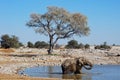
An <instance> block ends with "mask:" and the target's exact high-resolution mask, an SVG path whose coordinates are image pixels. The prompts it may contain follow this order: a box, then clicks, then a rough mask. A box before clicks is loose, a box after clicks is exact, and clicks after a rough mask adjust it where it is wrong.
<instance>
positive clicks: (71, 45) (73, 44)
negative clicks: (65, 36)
mask: <svg viewBox="0 0 120 80" xmlns="http://www.w3.org/2000/svg"><path fill="white" fill-rule="evenodd" d="M65 48H68V49H69V48H72V49H89V48H90V45H89V44H85V45H84V44H82V43H80V44H78V42H77V41H76V40H71V41H69V42H68V44H67V45H66V46H65Z"/></svg>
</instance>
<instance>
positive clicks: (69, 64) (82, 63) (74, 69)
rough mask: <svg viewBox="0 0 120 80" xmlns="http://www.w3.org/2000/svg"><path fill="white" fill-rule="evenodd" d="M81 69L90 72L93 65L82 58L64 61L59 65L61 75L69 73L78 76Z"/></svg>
mask: <svg viewBox="0 0 120 80" xmlns="http://www.w3.org/2000/svg"><path fill="white" fill-rule="evenodd" d="M82 67H84V68H85V69H87V70H90V69H92V67H93V64H92V63H91V62H90V61H88V60H87V59H86V58H84V57H78V58H74V59H66V60H65V61H64V62H63V63H62V64H61V68H62V73H63V74H69V73H74V74H80V73H81V69H82Z"/></svg>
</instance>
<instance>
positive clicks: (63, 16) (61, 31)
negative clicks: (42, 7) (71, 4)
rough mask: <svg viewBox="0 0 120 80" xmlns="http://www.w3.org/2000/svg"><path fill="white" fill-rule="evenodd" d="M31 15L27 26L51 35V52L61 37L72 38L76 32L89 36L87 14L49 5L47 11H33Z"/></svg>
mask: <svg viewBox="0 0 120 80" xmlns="http://www.w3.org/2000/svg"><path fill="white" fill-rule="evenodd" d="M30 17H31V20H30V21H29V22H28V23H27V26H29V27H33V28H34V29H35V32H38V33H40V34H44V35H46V36H49V50H48V53H49V54H51V52H52V50H53V48H54V45H55V44H56V42H57V41H58V40H59V39H64V38H70V37H72V36H73V35H74V34H76V35H78V36H87V35H88V34H89V31H90V29H89V27H88V26H87V18H86V16H84V15H82V14H80V13H70V12H68V11H67V10H65V9H63V8H58V7H54V6H52V7H48V8H47V12H46V13H44V14H36V13H33V14H31V16H30Z"/></svg>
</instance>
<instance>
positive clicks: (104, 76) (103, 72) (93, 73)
mask: <svg viewBox="0 0 120 80" xmlns="http://www.w3.org/2000/svg"><path fill="white" fill-rule="evenodd" d="M21 73H22V74H27V75H28V76H31V77H47V78H63V79H75V80H120V65H94V67H93V68H92V69H91V70H85V69H84V68H83V69H82V74H78V75H75V74H66V75H63V74H62V71H61V67H60V66H38V67H32V68H26V69H25V70H23V71H20V72H19V74H21Z"/></svg>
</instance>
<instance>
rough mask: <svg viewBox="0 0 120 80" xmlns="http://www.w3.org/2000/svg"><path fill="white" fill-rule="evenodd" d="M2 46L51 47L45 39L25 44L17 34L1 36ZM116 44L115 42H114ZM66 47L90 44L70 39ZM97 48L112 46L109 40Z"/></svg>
mask: <svg viewBox="0 0 120 80" xmlns="http://www.w3.org/2000/svg"><path fill="white" fill-rule="evenodd" d="M0 42H1V48H19V47H23V46H24V47H29V48H47V49H48V48H49V43H47V42H45V41H36V42H35V43H32V42H30V41H28V42H27V45H26V46H25V45H23V43H21V42H20V41H19V38H18V37H16V36H15V35H12V36H9V35H8V34H5V35H2V36H1V41H0ZM113 46H115V44H113ZM60 47H61V45H59V44H56V45H55V47H54V48H60ZM64 48H66V49H89V48H90V45H89V44H82V43H80V44H78V41H76V40H70V41H68V43H67V45H65V46H64ZM94 48H95V49H111V46H109V45H108V44H107V42H104V43H103V44H101V45H95V46H94Z"/></svg>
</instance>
